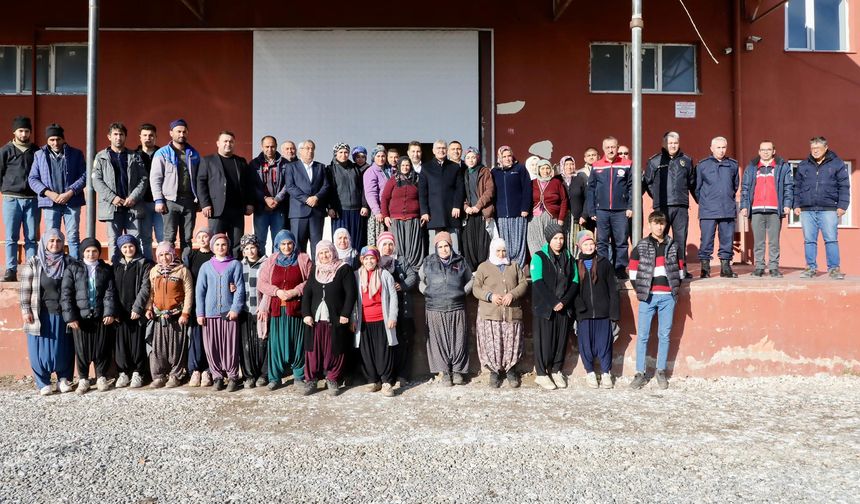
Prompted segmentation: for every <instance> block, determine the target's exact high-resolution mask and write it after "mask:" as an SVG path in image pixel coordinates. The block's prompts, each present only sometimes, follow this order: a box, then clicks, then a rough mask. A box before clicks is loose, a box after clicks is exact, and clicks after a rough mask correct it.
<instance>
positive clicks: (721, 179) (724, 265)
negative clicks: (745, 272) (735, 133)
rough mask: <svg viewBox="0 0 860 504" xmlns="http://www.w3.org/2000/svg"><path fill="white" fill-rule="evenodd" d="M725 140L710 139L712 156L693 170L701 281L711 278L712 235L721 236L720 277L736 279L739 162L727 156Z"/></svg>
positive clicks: (700, 162)
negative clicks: (734, 254)
mask: <svg viewBox="0 0 860 504" xmlns="http://www.w3.org/2000/svg"><path fill="white" fill-rule="evenodd" d="M727 147H728V141H727V140H726V139H725V138H724V137H716V138H714V139H713V140H711V156H710V157H708V158H707V159H703V160H701V161H699V164H698V166H697V167H696V201H698V202H699V228H700V229H701V230H702V241H701V243H700V245H699V260H700V261H701V264H702V278H708V277H710V276H711V256H712V255H713V253H714V233H715V232H716V231H717V230H718V229H719V234H720V250H719V253H718V255H719V257H720V276H721V277H725V278H737V276H738V275H737V274H736V273H735V272H734V271H732V254H733V249H732V245H733V243H734V236H735V218H736V217H737V203H736V202H735V196H736V195H737V193H738V162H737V161H735V160H734V159H732V158H729V157H726V148H727Z"/></svg>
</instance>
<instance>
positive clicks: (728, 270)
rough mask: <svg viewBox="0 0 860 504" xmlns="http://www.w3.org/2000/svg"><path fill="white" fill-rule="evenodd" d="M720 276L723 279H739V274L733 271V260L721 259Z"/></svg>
mask: <svg viewBox="0 0 860 504" xmlns="http://www.w3.org/2000/svg"><path fill="white" fill-rule="evenodd" d="M720 276H721V277H723V278H737V277H738V274H737V273H735V272H734V271H732V260H731V259H720Z"/></svg>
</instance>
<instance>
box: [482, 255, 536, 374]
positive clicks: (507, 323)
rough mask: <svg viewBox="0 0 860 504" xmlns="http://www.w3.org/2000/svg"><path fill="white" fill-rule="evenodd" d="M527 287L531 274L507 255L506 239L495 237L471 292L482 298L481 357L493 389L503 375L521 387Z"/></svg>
mask: <svg viewBox="0 0 860 504" xmlns="http://www.w3.org/2000/svg"><path fill="white" fill-rule="evenodd" d="M528 288H529V284H528V276H527V275H526V274H525V273H524V272H523V270H522V268H521V267H520V265H518V264H517V263H513V262H511V260H510V259H509V258H508V251H507V247H506V246H505V241H504V240H502V239H501V238H494V239H493V241H492V242H491V243H490V257H489V259H488V260H487V261H486V262H484V263H481V265H480V266H478V271H477V272H475V280H474V281H473V283H472V295H474V296H475V298H477V299H478V301H479V302H478V322H477V324H476V330H477V341H478V359H480V361H481V366H482V367H484V368H486V369H487V370H488V371H489V372H490V381H489V385H490V387H492V388H499V386H500V385H501V384H502V375H504V376H505V377H506V378H507V379H508V384H509V385H510V386H511V387H513V388H516V387H519V386H520V380H519V375H518V373H517V371H516V365H517V362H518V361H519V360H520V357H522V355H523V325H522V322H523V309H522V307H521V302H522V298H523V297H525V295H526V292H527V291H528Z"/></svg>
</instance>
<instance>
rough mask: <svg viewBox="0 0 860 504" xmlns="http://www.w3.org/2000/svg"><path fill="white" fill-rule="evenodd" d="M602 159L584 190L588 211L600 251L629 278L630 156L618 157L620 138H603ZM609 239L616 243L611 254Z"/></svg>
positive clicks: (621, 275)
mask: <svg viewBox="0 0 860 504" xmlns="http://www.w3.org/2000/svg"><path fill="white" fill-rule="evenodd" d="M603 154H604V156H603V158H601V159H600V160H598V161H595V162H594V165H592V167H591V175H590V176H589V177H588V188H587V189H586V191H585V208H586V212H585V213H586V214H588V215H590V216H591V218H592V219H593V220H595V221H597V253H598V254H599V255H602V256H603V257H605V258H607V259H610V258H612V260H610V262H612V263H614V264H613V267H614V268H615V276H616V278H618V279H619V280H626V279H627V271H626V270H627V264H628V262H629V257H628V255H627V247H628V246H627V241H628V240H629V238H630V236H629V234H628V227H627V224H628V220H629V219H630V217H631V216H632V215H633V210H632V208H633V207H632V201H633V199H632V189H633V184H632V183H631V177H632V175H631V169H632V164H631V162H630V160H629V159H624V158H622V157H620V156H618V140H617V139H615V137H611V136H610V137H606V138H604V139H603ZM610 242H611V244H612V245H614V248H613V249H612V255H610V248H609V247H610Z"/></svg>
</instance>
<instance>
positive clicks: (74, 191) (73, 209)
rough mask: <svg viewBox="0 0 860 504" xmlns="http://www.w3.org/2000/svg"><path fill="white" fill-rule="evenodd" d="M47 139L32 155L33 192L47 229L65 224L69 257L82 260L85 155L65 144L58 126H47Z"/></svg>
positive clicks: (63, 136)
mask: <svg viewBox="0 0 860 504" xmlns="http://www.w3.org/2000/svg"><path fill="white" fill-rule="evenodd" d="M45 138H47V139H48V143H47V145H45V146H44V147H42V148H41V149H39V151H38V152H36V154H35V156H33V167H32V168H31V169H30V176H29V178H28V182H29V184H30V189H32V190H33V192H35V193H36V194H37V195H38V197H39V208H41V209H43V210H42V212H43V214H44V216H45V227H46V229H60V222H61V221H62V222H63V223H65V225H66V239H67V242H68V244H69V255H70V256H72V257H74V258H75V259H80V253H79V252H78V244H79V243H80V233H79V229H80V225H81V207H82V206H84V205H85V204H86V201H85V200H84V187H86V184H87V168H86V165H85V164H84V154H83V152H81V151H80V150H78V149H75V148H74V147H72V146H70V145H69V144H67V143H66V139H65V134H64V131H63V127H62V126H60V125H59V124H51V125H50V126H48V127H47V128H46V129H45Z"/></svg>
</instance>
